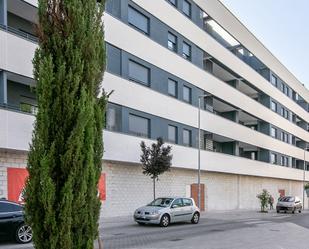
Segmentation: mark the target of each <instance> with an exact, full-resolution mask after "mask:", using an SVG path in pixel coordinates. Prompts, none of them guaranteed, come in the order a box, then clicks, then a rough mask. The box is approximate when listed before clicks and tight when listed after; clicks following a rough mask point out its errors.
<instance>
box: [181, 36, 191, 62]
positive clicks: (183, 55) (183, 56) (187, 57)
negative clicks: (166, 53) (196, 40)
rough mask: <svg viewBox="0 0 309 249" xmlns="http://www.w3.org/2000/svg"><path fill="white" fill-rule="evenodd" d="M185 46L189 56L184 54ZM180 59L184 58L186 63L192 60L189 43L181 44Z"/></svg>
mask: <svg viewBox="0 0 309 249" xmlns="http://www.w3.org/2000/svg"><path fill="white" fill-rule="evenodd" d="M185 46H187V47H188V48H189V54H186V53H185V52H184V47H185ZM182 58H184V59H186V60H188V61H191V60H192V46H191V45H190V44H189V43H187V42H185V41H183V42H182Z"/></svg>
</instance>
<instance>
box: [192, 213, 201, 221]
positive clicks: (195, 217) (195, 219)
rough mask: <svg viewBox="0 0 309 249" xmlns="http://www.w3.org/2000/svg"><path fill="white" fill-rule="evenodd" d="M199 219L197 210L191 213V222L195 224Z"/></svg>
mask: <svg viewBox="0 0 309 249" xmlns="http://www.w3.org/2000/svg"><path fill="white" fill-rule="evenodd" d="M199 221H200V214H199V213H198V212H196V213H194V214H193V217H192V219H191V223H192V224H197V223H198V222H199Z"/></svg>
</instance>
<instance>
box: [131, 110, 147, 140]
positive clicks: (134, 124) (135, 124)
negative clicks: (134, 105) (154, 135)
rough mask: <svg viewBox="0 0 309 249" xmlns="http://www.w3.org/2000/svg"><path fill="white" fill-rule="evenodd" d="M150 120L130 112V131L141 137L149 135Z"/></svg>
mask: <svg viewBox="0 0 309 249" xmlns="http://www.w3.org/2000/svg"><path fill="white" fill-rule="evenodd" d="M149 122H150V120H149V119H148V118H143V117H139V116H136V115H133V114H129V131H130V132H131V133H132V134H134V135H137V136H140V137H149Z"/></svg>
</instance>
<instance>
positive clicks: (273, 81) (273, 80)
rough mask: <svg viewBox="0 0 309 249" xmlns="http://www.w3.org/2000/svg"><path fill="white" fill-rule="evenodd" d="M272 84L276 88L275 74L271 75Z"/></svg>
mask: <svg viewBox="0 0 309 249" xmlns="http://www.w3.org/2000/svg"><path fill="white" fill-rule="evenodd" d="M270 82H271V84H273V85H274V86H277V77H276V76H274V75H273V74H272V75H271V78H270Z"/></svg>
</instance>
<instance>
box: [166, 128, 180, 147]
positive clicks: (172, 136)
mask: <svg viewBox="0 0 309 249" xmlns="http://www.w3.org/2000/svg"><path fill="white" fill-rule="evenodd" d="M177 138H178V131H177V127H176V126H174V125H168V137H167V139H168V141H169V142H171V143H175V144H177Z"/></svg>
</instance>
